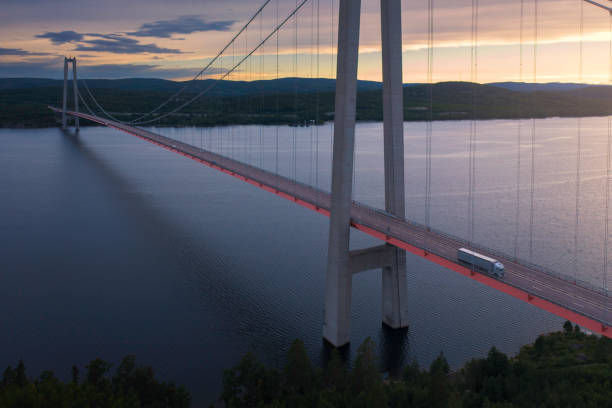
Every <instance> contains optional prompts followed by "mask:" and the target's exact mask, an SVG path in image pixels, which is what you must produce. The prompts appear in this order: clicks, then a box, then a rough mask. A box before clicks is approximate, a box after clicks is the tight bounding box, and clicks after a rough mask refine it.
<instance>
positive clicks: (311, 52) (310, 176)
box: [308, 1, 315, 187]
mask: <svg viewBox="0 0 612 408" xmlns="http://www.w3.org/2000/svg"><path fill="white" fill-rule="evenodd" d="M314 9H315V3H314V1H311V2H310V79H311V80H313V78H314V77H313V69H314V66H313V64H314ZM313 82H314V81H313ZM308 105H309V106H312V104H311V103H309V104H308ZM311 117H312V113H309V114H308V127H309V130H310V174H309V175H308V185H309V186H311V187H312V179H313V167H314V152H313V143H314V129H313V127H312V123H311V119H310V118H311Z"/></svg>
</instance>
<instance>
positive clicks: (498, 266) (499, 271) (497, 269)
mask: <svg viewBox="0 0 612 408" xmlns="http://www.w3.org/2000/svg"><path fill="white" fill-rule="evenodd" d="M493 270H494V273H495V275H497V276H499V277H500V278H503V277H504V264H503V263H501V262H499V261H497V262H495V263H494V264H493Z"/></svg>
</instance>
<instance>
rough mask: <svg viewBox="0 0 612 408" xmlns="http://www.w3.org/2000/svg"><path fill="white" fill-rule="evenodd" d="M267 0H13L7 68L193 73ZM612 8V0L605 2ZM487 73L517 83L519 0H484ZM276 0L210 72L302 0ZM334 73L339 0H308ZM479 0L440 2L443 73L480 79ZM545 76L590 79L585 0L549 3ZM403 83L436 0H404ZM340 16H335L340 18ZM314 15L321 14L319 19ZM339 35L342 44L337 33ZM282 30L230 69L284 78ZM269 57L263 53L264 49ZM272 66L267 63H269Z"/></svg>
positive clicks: (308, 58)
mask: <svg viewBox="0 0 612 408" xmlns="http://www.w3.org/2000/svg"><path fill="white" fill-rule="evenodd" d="M263 2H264V0H259V1H253V0H250V1H247V0H228V1H219V0H215V1H212V0H199V1H195V0H173V1H172V2H170V1H162V0H129V1H125V0H124V1H119V0H54V1H49V0H28V1H23V0H19V1H18V0H2V13H1V14H0V38H2V40H0V77H46V78H60V77H61V75H62V63H63V61H62V60H63V57H64V55H68V56H76V57H77V58H78V61H79V68H80V69H79V75H81V76H82V77H84V78H126V77H157V78H166V79H190V78H191V77H193V75H194V74H195V73H197V72H198V71H199V70H200V69H201V68H202V67H203V66H204V65H206V63H207V62H208V61H209V60H210V57H212V56H214V55H215V54H216V53H217V51H218V50H219V49H220V48H221V47H222V46H223V45H225V43H227V42H228V41H229V40H230V39H231V38H232V36H233V35H234V33H235V32H236V31H237V30H239V29H240V27H241V26H242V25H243V24H244V23H245V22H246V21H247V20H248V18H249V17H250V16H251V15H252V14H253V13H254V12H255V11H256V10H257V8H258V7H259V6H260V5H261V4H263ZM600 2H601V3H602V4H605V5H607V6H612V1H610V0H600ZM479 3H480V8H479V33H478V43H479V47H478V69H477V70H476V71H475V74H476V79H477V81H478V82H494V81H518V80H520V79H521V76H520V72H521V70H520V58H519V55H520V54H519V43H520V40H519V38H520V30H519V27H520V4H521V2H520V1H519V0H512V1H508V0H480V2H479ZM295 4H296V2H295V1H294V0H272V1H271V2H270V3H269V4H268V6H267V7H266V8H265V9H264V13H263V17H262V18H261V19H260V18H258V19H256V20H255V21H254V22H253V23H252V26H251V27H250V28H249V30H248V31H247V32H246V34H243V35H241V36H240V37H239V38H238V39H237V41H236V43H235V45H234V46H232V47H230V48H229V49H228V51H227V52H226V53H225V54H224V58H222V60H221V61H220V62H219V63H217V64H216V65H214V66H213V67H212V69H211V70H210V71H208V72H206V73H205V75H206V76H209V77H215V75H219V73H223V72H225V71H226V70H227V69H228V68H229V67H230V65H232V61H234V63H235V62H237V61H238V60H239V59H240V57H241V56H244V53H245V49H247V50H249V51H250V49H251V48H253V46H255V44H256V43H258V42H259V39H260V36H262V37H265V36H266V35H267V34H268V33H269V32H270V31H271V30H272V29H273V27H274V26H275V25H276V21H277V19H276V12H277V7H278V15H279V19H280V20H281V21H282V19H284V17H285V16H287V15H288V14H289V13H290V12H291V10H292V9H293V8H294V7H295ZM317 4H319V15H320V18H319V27H320V29H319V58H318V61H319V70H318V76H320V77H330V76H334V75H335V71H334V69H333V66H332V61H333V58H332V56H333V50H334V47H335V41H336V40H337V38H336V34H335V33H334V29H335V28H336V27H335V25H336V20H337V6H338V0H334V1H333V7H334V10H333V11H332V0H309V1H308V2H307V3H306V4H305V5H304V7H303V8H302V9H301V10H300V12H299V14H298V18H297V33H298V41H297V43H298V44H297V54H298V56H297V61H298V64H297V67H298V68H297V75H298V76H303V77H311V76H312V77H314V76H317V64H316V61H317V57H316V43H317V42H316V38H317V34H316V33H317V30H316V25H317V19H316V14H317ZM471 4H472V0H435V23H434V25H435V35H434V41H435V52H434V54H435V58H434V74H433V79H434V81H435V82H438V81H447V80H464V81H467V80H470V78H471V70H470V38H471ZM538 4H539V6H538V15H539V20H538V25H537V29H538V47H537V69H536V72H535V73H536V78H537V81H538V82H552V81H560V82H577V81H579V80H580V52H579V49H580V47H579V44H580V41H579V39H580V21H581V19H580V13H581V3H580V1H579V0H554V1H544V0H540V1H539V2H538ZM402 9H403V16H402V24H403V33H404V34H403V46H404V82H425V81H426V78H427V76H426V66H427V59H426V46H427V1H426V0H420V1H416V0H403V1H402ZM583 12H584V19H583V21H584V32H583V36H582V38H583V64H582V66H583V71H582V72H583V73H582V80H583V82H590V83H607V82H608V81H609V75H610V74H609V72H610V68H609V66H610V61H609V37H610V34H609V24H610V16H609V14H608V13H607V12H606V11H605V10H602V9H599V8H597V7H595V6H592V5H590V4H586V3H584V5H583ZM332 15H333V19H332ZM313 16H314V17H315V18H313ZM294 35H295V22H294V20H290V21H289V22H288V23H287V25H286V26H285V27H284V28H283V29H282V30H281V32H280V36H279V54H280V56H279V76H281V77H282V76H294V75H295V74H296V69H295V54H296V47H295V37H294ZM332 35H333V42H332ZM379 38H380V15H379V1H376V0H363V1H362V22H361V40H360V41H361V47H360V53H361V54H360V60H359V77H360V79H368V80H380V79H381V74H380V40H379ZM523 39H524V45H523V76H522V79H523V80H524V81H529V82H531V81H533V79H534V64H533V62H534V60H533V39H534V1H533V0H531V1H530V0H525V1H524V34H523ZM276 50H277V49H276V37H275V36H273V37H272V38H271V39H270V41H269V42H267V43H266V44H265V47H264V48H263V49H262V50H260V51H258V52H257V53H256V54H255V57H252V58H251V59H250V63H249V64H246V65H242V66H240V67H239V68H238V69H237V71H236V72H235V73H234V74H232V75H231V76H230V77H229V79H247V80H249V79H261V78H275V77H276V75H277V74H276V55H277V54H276ZM261 55H263V57H262V56H261ZM262 71H263V73H262Z"/></svg>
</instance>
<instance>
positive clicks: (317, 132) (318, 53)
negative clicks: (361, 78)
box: [315, 0, 321, 207]
mask: <svg viewBox="0 0 612 408" xmlns="http://www.w3.org/2000/svg"><path fill="white" fill-rule="evenodd" d="M320 19H321V14H320V0H317V68H316V72H317V85H316V90H315V93H316V95H315V99H316V100H315V137H316V154H315V162H316V164H315V185H316V188H317V195H316V201H315V205H316V206H317V207H319V120H320V118H319V85H318V83H319V77H320V75H319V74H320V72H319V62H320V60H319V58H320V48H319V40H320V38H319V34H320Z"/></svg>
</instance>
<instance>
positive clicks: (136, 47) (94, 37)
mask: <svg viewBox="0 0 612 408" xmlns="http://www.w3.org/2000/svg"><path fill="white" fill-rule="evenodd" d="M36 38H47V39H49V40H50V41H51V42H52V43H53V44H55V45H61V44H66V43H75V44H76V47H75V48H74V50H73V51H90V52H110V53H113V54H145V53H147V54H182V53H183V52H182V51H181V50H178V49H175V48H162V47H158V46H157V45H155V44H142V43H141V42H140V41H139V40H135V39H133V38H129V37H126V36H125V35H123V34H114V33H112V34H98V33H85V34H81V33H77V32H75V31H61V32H46V33H43V34H38V35H37V36H36ZM11 55H33V54H11Z"/></svg>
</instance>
